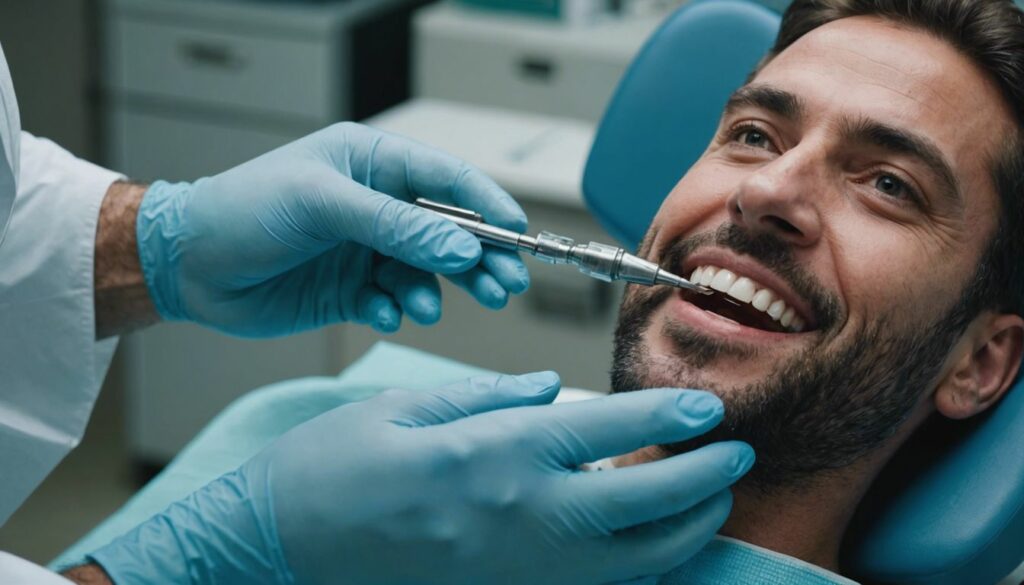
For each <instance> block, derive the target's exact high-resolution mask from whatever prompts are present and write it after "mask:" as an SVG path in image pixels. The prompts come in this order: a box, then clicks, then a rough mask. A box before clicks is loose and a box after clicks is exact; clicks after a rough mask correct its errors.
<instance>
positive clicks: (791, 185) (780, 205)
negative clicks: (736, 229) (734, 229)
mask: <svg viewBox="0 0 1024 585" xmlns="http://www.w3.org/2000/svg"><path fill="white" fill-rule="evenodd" d="M787 157H789V158H787ZM813 169H814V165H813V161H811V160H809V159H805V158H800V157H799V153H797V152H796V151H795V149H794V150H791V151H789V152H787V153H785V154H783V155H782V156H780V157H779V158H776V159H775V160H773V161H772V162H770V163H768V164H766V165H764V166H762V167H761V168H759V169H758V170H757V171H755V172H753V173H752V174H750V175H749V176H748V177H746V178H745V179H744V180H743V182H742V183H741V184H740V186H739V188H738V189H737V190H736V191H735V192H734V193H733V194H732V196H730V197H729V201H728V206H729V216H730V218H731V219H732V221H733V223H735V224H736V225H738V226H740V227H743V228H746V229H748V230H750V231H753V232H761V233H765V232H767V233H770V234H772V235H774V236H776V237H778V238H781V239H783V240H785V241H787V242H789V243H790V244H793V245H795V246H810V245H811V244H813V243H815V242H816V241H818V238H820V237H821V230H822V226H821V214H820V209H819V207H818V205H819V204H820V200H821V197H820V192H821V191H823V189H824V188H825V185H824V184H823V183H822V182H819V181H817V179H816V178H815V175H816V173H815V172H814V170H813ZM816 193H817V194H818V196H816Z"/></svg>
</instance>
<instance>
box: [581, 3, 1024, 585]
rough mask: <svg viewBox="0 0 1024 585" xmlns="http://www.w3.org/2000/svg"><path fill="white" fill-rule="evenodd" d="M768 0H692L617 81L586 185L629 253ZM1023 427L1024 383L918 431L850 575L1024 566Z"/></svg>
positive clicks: (935, 581)
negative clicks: (983, 408) (984, 407)
mask: <svg viewBox="0 0 1024 585" xmlns="http://www.w3.org/2000/svg"><path fill="white" fill-rule="evenodd" d="M766 3H769V2H768V0H764V1H763V2H754V1H751V0H696V1H695V2H692V3H690V4H688V5H687V6H685V7H683V8H682V9H680V10H679V11H678V12H676V13H675V14H673V15H672V16H671V17H669V18H668V19H666V21H665V22H664V24H663V25H662V27H661V28H660V29H659V30H658V31H657V32H656V33H655V34H654V35H653V36H652V37H651V39H650V40H649V41H648V42H647V45H646V46H645V47H644V48H643V50H642V51H641V52H640V54H639V55H638V56H637V58H636V60H634V62H633V64H632V65H631V66H630V69H629V71H628V72H627V73H626V75H625V76H624V77H623V79H622V83H621V84H620V85H619V88H618V89H617V90H616V94H615V96H614V97H613V99H612V102H611V104H610V105H609V108H608V111H607V112H606V114H605V117H604V119H603V120H602V121H601V126H600V127H599V129H598V132H597V136H596V138H595V141H594V146H593V149H592V150H591V153H590V159H589V161H588V163H587V169H586V173H585V175H584V178H583V191H584V196H585V198H586V201H587V204H588V206H589V207H590V209H591V211H592V212H593V213H594V216H595V217H596V218H597V219H598V220H599V221H600V222H601V223H602V225H603V226H604V227H605V229H607V230H608V231H609V232H610V233H611V234H612V235H614V236H615V237H617V238H618V239H619V241H621V242H623V244H624V245H627V246H630V245H633V244H635V243H636V242H638V241H639V240H640V238H641V237H642V236H643V234H644V232H645V230H646V229H647V226H648V225H649V224H650V222H651V218H653V217H654V214H655V212H656V211H657V209H658V206H659V205H661V201H662V199H663V198H664V196H665V193H668V192H669V190H670V189H671V188H672V186H673V185H675V183H676V182H677V181H678V180H679V175H680V173H681V172H683V171H684V170H685V169H687V168H689V167H690V166H691V165H692V164H693V163H694V162H695V161H696V160H697V158H698V157H700V155H701V153H702V152H703V151H704V149H705V148H706V146H707V143H708V140H709V139H710V138H711V136H713V135H714V132H715V125H716V124H717V122H718V119H719V116H720V115H721V111H722V107H723V106H724V105H725V102H726V100H727V99H728V97H729V95H730V93H732V91H733V90H735V89H736V88H737V87H739V86H741V85H742V84H743V83H744V79H745V78H746V76H747V75H749V74H750V72H751V71H752V70H753V69H754V67H755V66H756V65H757V63H758V61H759V60H760V59H761V57H762V56H763V55H764V54H765V52H767V51H768V49H769V48H770V47H771V46H772V44H773V43H774V41H775V35H776V33H777V32H778V27H779V15H778V13H776V12H773V11H772V10H768V9H766V8H765V7H764V4H766ZM770 3H771V4H779V3H780V2H770ZM627 192H628V193H629V194H630V197H629V198H626V197H623V196H622V194H623V193H627ZM936 422H943V421H936ZM1022 433H1024V380H1022V379H1021V378H1020V377H1018V380H1017V382H1016V384H1015V385H1014V387H1013V388H1011V389H1010V390H1009V391H1008V392H1007V393H1006V395H1005V396H1004V397H1003V399H1002V400H1001V401H1000V404H998V405H997V406H996V407H994V408H992V409H991V410H990V411H989V412H987V413H985V414H983V415H980V416H977V417H975V418H974V419H973V420H969V421H953V422H947V423H944V424H936V425H929V427H928V428H923V429H921V430H919V431H918V432H917V433H915V435H914V437H913V438H912V439H911V442H910V443H908V444H907V445H906V446H904V447H903V448H902V449H901V450H900V451H899V452H898V453H897V454H896V456H895V458H894V459H893V460H892V461H891V462H890V463H889V465H888V466H886V468H885V469H884V470H883V471H882V473H881V475H880V476H879V478H878V480H876V482H875V485H873V486H872V489H871V490H870V491H869V492H868V494H867V496H866V498H865V500H864V501H863V503H862V504H861V506H860V508H859V509H858V513H857V515H856V517H855V520H854V524H853V527H852V528H851V530H850V532H849V534H848V535H847V538H846V539H845V540H844V543H843V550H842V552H843V563H844V565H845V566H846V568H847V570H849V571H850V572H851V573H853V574H854V575H858V576H861V577H863V578H865V580H867V581H879V582H883V583H910V584H918V585H924V584H927V585H976V584H982V583H995V582H997V581H999V579H1001V578H1002V577H1003V576H1005V575H1007V574H1009V573H1010V571H1011V570H1013V568H1014V567H1015V566H1017V565H1019V564H1020V563H1021V560H1024V449H1021V448H1020V437H1021V435H1022Z"/></svg>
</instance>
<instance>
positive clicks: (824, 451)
mask: <svg viewBox="0 0 1024 585" xmlns="http://www.w3.org/2000/svg"><path fill="white" fill-rule="evenodd" d="M709 241H714V242H715V243H717V244H718V245H720V246H723V247H727V248H731V249H733V250H736V251H737V252H740V253H743V254H747V255H749V256H752V257H753V258H755V259H757V260H759V261H761V262H762V263H763V264H765V265H766V266H767V267H769V268H771V269H773V270H775V271H776V272H777V273H778V274H780V275H781V276H782V277H783V278H785V279H786V280H787V281H788V282H789V283H790V284H791V285H792V286H793V288H794V289H795V290H796V291H797V293H798V294H800V295H801V296H803V297H804V298H805V299H807V300H808V302H809V303H810V304H811V306H812V308H813V310H814V313H815V315H816V316H817V318H818V323H817V325H818V335H819V341H824V340H826V339H829V338H830V337H832V336H833V335H834V333H835V331H834V329H836V328H837V327H838V324H839V323H840V322H841V321H842V319H841V318H840V315H839V310H838V307H839V303H838V301H837V300H836V298H835V297H834V295H831V294H830V293H828V292H827V291H825V290H824V289H823V288H822V287H821V286H819V285H818V284H817V283H816V281H815V279H814V278H813V277H812V276H810V275H809V274H806V273H804V272H803V271H802V270H801V268H800V267H799V266H798V265H797V264H796V263H795V261H794V259H793V256H792V252H791V250H790V248H789V246H788V245H787V244H785V243H784V242H783V241H781V240H780V239H778V238H776V237H775V236H772V235H770V234H759V235H750V234H748V233H746V232H744V231H741V230H740V229H739V228H738V227H736V226H734V225H729V224H727V225H724V226H722V228H720V229H719V230H717V232H715V233H714V234H704V235H698V236H694V237H691V238H688V239H683V240H679V241H677V242H675V243H673V244H672V245H671V246H670V247H669V248H668V251H667V252H666V254H665V262H663V265H665V266H666V267H669V266H672V267H678V266H680V265H681V260H682V259H683V258H685V256H686V255H688V254H689V253H691V252H692V251H693V250H695V249H697V248H699V247H701V246H702V245H703V244H705V243H708V242H709ZM672 294H677V292H676V291H674V290H666V289H660V290H659V289H641V288H640V287H636V286H633V287H631V288H630V289H629V290H628V291H627V294H626V296H625V298H624V299H623V302H622V306H621V308H620V312H619V322H618V326H617V328H616V332H615V353H614V359H613V365H612V391H613V392H626V391H632V390H638V389H643V388H661V387H680V388H696V389H703V390H709V391H711V392H714V393H715V394H716V395H717V396H718V397H719V398H720V399H721V400H722V402H723V403H724V405H725V418H724V419H723V421H722V423H721V424H720V425H719V426H718V427H716V428H715V429H713V430H712V431H710V432H709V433H706V434H705V435H702V436H700V437H696V438H694V439H691V440H689V441H684V442H681V443H672V444H668V445H661V446H659V448H660V449H661V451H662V452H663V454H664V455H666V456H670V455H675V454H678V453H683V452H687V451H691V450H693V449H696V448H698V447H701V446H703V445H707V444H710V443H713V442H717V441H722V440H740V441H745V442H747V443H748V444H750V446H751V447H753V448H754V451H755V453H756V454H757V463H756V464H755V465H754V467H753V469H751V471H750V472H749V473H748V474H747V475H746V476H745V478H744V485H745V486H747V487H749V488H752V489H755V490H758V491H760V492H762V493H772V492H775V491H778V490H779V489H783V488H796V487H798V486H801V485H804V484H807V483H809V482H811V481H813V479H814V478H816V477H821V476H822V475H823V474H827V473H828V472H829V471H831V470H837V469H840V468H843V467H847V466H849V465H850V464H852V463H853V462H855V461H857V460H858V459H860V458H862V457H864V456H865V455H867V454H869V453H871V452H873V451H874V450H876V449H877V448H878V447H880V446H881V445H882V444H883V443H885V441H886V440H887V439H889V438H890V437H892V436H893V435H894V434H895V433H896V431H897V429H899V427H900V426H901V425H902V423H903V422H905V421H906V420H907V418H908V417H909V416H910V413H911V411H912V410H913V408H914V406H915V405H916V404H917V402H918V400H919V399H920V397H921V395H922V393H923V392H924V391H925V390H926V389H927V388H929V387H930V386H931V385H932V384H933V383H934V380H935V378H936V377H937V376H938V373H939V372H940V370H941V368H942V365H943V363H944V362H945V359H946V357H947V356H948V354H949V351H950V350H951V348H952V347H953V345H954V343H955V342H956V340H957V339H958V338H959V336H960V335H961V334H962V333H963V331H964V330H965V328H966V326H967V323H969V321H970V318H969V317H970V313H971V312H970V311H969V310H968V306H969V305H970V303H969V302H968V299H969V297H970V295H969V291H967V290H965V292H964V296H963V297H962V298H961V299H960V300H959V301H958V302H957V303H955V305H954V306H953V308H952V309H950V310H949V311H947V312H946V313H945V314H941V315H940V316H939V318H937V319H934V320H933V321H931V322H927V323H918V324H911V323H909V322H908V320H907V319H906V315H898V314H879V315H877V316H875V319H874V320H873V321H871V322H870V323H868V324H867V325H866V326H865V327H863V328H862V329H861V331H859V332H857V333H856V334H855V335H854V336H853V337H852V338H851V340H849V341H847V342H845V343H844V344H843V345H841V346H838V347H832V348H829V347H826V345H825V344H824V343H819V344H817V345H814V346H812V347H809V348H807V349H805V350H803V351H801V352H799V353H798V354H796V355H794V356H792V357H790V358H788V359H787V360H784V361H782V362H779V363H776V364H775V365H774V366H772V368H771V370H770V371H768V372H766V375H765V376H764V378H762V379H761V380H759V381H757V382H754V383H752V384H749V385H746V386H742V387H734V388H723V387H721V385H719V384H717V383H716V382H715V380H714V377H713V375H712V374H709V373H706V372H705V371H704V368H705V366H707V365H709V364H711V363H714V362H716V361H718V360H720V359H721V358H723V357H729V358H733V359H751V358H754V357H756V355H757V353H758V350H757V348H756V347H751V346H748V345H738V344H733V343H730V342H728V341H725V340H720V339H713V338H710V337H708V336H706V335H705V334H703V333H702V332H701V331H698V330H694V329H692V328H688V327H684V326H682V325H680V324H677V323H671V322H670V323H666V324H665V325H664V326H662V329H661V331H660V333H661V334H662V335H663V336H664V337H665V338H666V339H668V340H669V342H670V344H671V347H672V352H673V353H672V355H671V356H668V357H665V356H662V357H655V356H653V355H651V353H650V350H649V348H648V347H647V346H646V344H645V342H644V335H645V334H646V332H647V331H648V329H649V328H650V327H651V325H652V323H651V316H652V314H653V313H654V312H655V310H656V309H657V308H658V307H660V306H661V305H663V304H664V302H665V301H666V300H667V299H668V298H669V296H670V295H672ZM901 323H904V324H905V325H902V326H901V325H900V324H901Z"/></svg>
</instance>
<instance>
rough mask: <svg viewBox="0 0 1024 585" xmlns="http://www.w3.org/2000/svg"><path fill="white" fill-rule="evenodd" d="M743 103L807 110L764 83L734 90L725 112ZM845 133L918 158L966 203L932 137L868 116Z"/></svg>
mask: <svg viewBox="0 0 1024 585" xmlns="http://www.w3.org/2000/svg"><path fill="white" fill-rule="evenodd" d="M744 107H752V108H757V109H761V110H765V111H768V112H772V113H774V114H777V115H779V116H782V117H783V118H786V119H788V120H793V121H800V120H801V119H802V118H803V117H804V114H805V112H806V111H807V106H806V104H805V103H804V101H803V99H802V98H801V97H800V96H798V95H796V94H794V93H792V92H789V91H786V90H784V89H779V88H777V87H772V86H770V85H763V84H758V85H745V86H743V87H741V88H739V89H737V90H736V91H735V92H733V94H732V95H731V96H730V97H729V101H728V102H726V104H725V114H726V115H729V114H733V113H735V112H736V110H738V109H741V108H744ZM843 134H844V138H845V139H846V140H850V141H853V142H860V143H862V144H870V145H872V146H876V147H879V148H882V149H885V150H887V151H889V152H892V153H896V154H902V155H907V156H911V157H913V158H916V159H918V160H919V161H921V162H922V163H924V165H925V166H926V167H928V170H929V171H930V172H931V173H932V174H933V175H934V176H935V177H936V178H937V179H938V180H939V181H940V183H941V187H940V191H941V193H942V195H943V197H945V198H946V199H947V200H948V201H949V202H950V203H952V204H954V205H957V206H962V205H963V194H962V192H961V189H960V181H959V180H958V179H957V176H956V174H955V173H954V172H953V167H952V166H951V165H950V164H949V162H948V161H947V160H946V157H945V156H943V154H942V151H941V150H939V148H938V146H936V145H935V143H934V142H932V141H931V140H930V139H929V138H927V137H925V136H921V135H920V134H917V133H914V132H911V131H909V130H905V129H903V128H897V127H895V126H891V125H889V124H885V123H882V122H878V121H877V120H871V119H868V118H861V119H857V120H853V121H850V120H847V121H845V122H844V124H843Z"/></svg>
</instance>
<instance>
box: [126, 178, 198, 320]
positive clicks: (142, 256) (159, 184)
mask: <svg viewBox="0 0 1024 585" xmlns="http://www.w3.org/2000/svg"><path fill="white" fill-rule="evenodd" d="M190 196H191V185H190V184H189V183H167V182H164V181H156V182H155V183H153V184H152V185H150V186H149V188H148V189H147V190H146V192H145V194H144V195H143V197H142V201H141V203H140V205H139V210H138V215H137V220H136V227H135V233H136V238H137V241H138V256H139V262H140V265H141V272H142V277H143V279H144V280H145V286H146V288H147V290H148V292H149V297H150V298H151V299H152V301H153V306H154V308H155V310H156V312H157V313H158V314H159V315H160V317H161V318H162V319H164V320H165V321H182V320H185V319H187V318H188V316H187V313H186V311H185V307H184V304H183V302H182V297H181V290H180V286H179V282H178V281H179V278H178V274H179V270H178V266H179V263H180V260H181V250H180V248H179V241H180V239H181V237H182V235H183V229H184V227H183V226H184V223H185V222H184V221H183V220H182V216H183V215H184V211H185V206H186V204H187V201H188V199H189V198H190Z"/></svg>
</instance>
